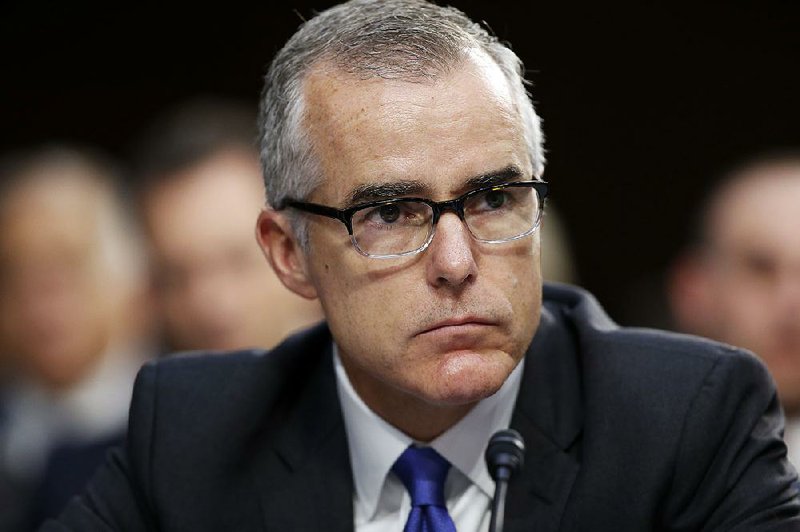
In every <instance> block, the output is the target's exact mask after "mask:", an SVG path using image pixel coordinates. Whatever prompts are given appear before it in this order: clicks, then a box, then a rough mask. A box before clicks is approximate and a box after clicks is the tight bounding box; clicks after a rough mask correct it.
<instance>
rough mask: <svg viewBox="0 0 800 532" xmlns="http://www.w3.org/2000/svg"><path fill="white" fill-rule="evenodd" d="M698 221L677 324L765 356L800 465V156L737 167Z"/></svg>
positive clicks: (679, 270) (677, 303)
mask: <svg viewBox="0 0 800 532" xmlns="http://www.w3.org/2000/svg"><path fill="white" fill-rule="evenodd" d="M698 225H699V235H698V238H697V239H696V242H695V245H693V246H691V247H690V248H689V249H688V250H687V251H686V252H685V253H684V254H683V255H682V256H681V257H679V258H678V260H676V261H675V263H674V265H673V268H672V271H671V275H670V280H669V287H668V297H669V300H670V305H671V308H672V312H673V314H674V317H675V321H676V323H677V325H678V327H680V328H681V329H683V330H685V331H687V332H691V333H696V334H701V335H704V336H708V337H710V338H714V339H717V340H722V341H724V342H727V343H730V344H733V345H737V346H740V347H744V348H746V349H749V350H751V351H753V352H755V353H756V354H757V355H759V356H760V357H761V358H762V359H763V360H764V362H765V363H766V365H767V367H768V368H769V370H770V372H771V373H772V376H773V378H774V379H775V382H776V384H777V389H778V395H779V398H780V400H781V403H782V405H783V408H784V411H785V413H786V416H787V424H786V433H785V439H786V443H787V446H788V448H789V459H790V460H791V461H792V462H793V463H794V464H795V465H800V153H793V154H781V155H776V156H769V157H762V158H759V159H757V160H754V161H753V162H751V163H749V164H747V165H744V166H742V167H740V168H738V169H737V170H735V171H734V172H732V173H731V174H730V175H729V176H728V177H727V178H726V179H724V180H723V181H722V183H721V184H720V185H719V186H717V187H716V188H715V189H714V191H713V192H712V194H711V195H710V197H709V200H708V201H707V203H706V205H705V207H704V209H703V210H702V212H701V218H700V223H699V224H698Z"/></svg>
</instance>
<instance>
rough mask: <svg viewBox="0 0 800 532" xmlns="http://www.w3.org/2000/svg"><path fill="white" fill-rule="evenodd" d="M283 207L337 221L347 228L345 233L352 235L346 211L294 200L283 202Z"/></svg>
mask: <svg viewBox="0 0 800 532" xmlns="http://www.w3.org/2000/svg"><path fill="white" fill-rule="evenodd" d="M285 207H293V208H295V209H298V210H301V211H305V212H310V213H311V214H319V215H321V216H327V217H328V218H333V219H335V220H339V221H340V222H342V223H343V224H344V225H345V226H346V227H347V232H348V233H350V234H353V230H352V228H351V227H350V217H349V215H348V212H347V211H343V210H340V209H335V208H333V207H328V206H326V205H320V204H319V203H308V202H305V201H295V200H287V201H286V202H284V204H283V205H282V206H281V208H285Z"/></svg>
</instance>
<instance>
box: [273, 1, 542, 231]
mask: <svg viewBox="0 0 800 532" xmlns="http://www.w3.org/2000/svg"><path fill="white" fill-rule="evenodd" d="M476 48H477V49H479V50H482V51H483V52H485V53H486V54H487V55H488V56H489V57H491V58H492V59H493V60H494V61H495V62H496V63H497V65H498V66H499V67H500V69H501V70H502V72H503V74H504V75H505V77H506V79H507V80H508V82H509V86H510V87H511V90H512V94H513V96H514V99H515V103H516V107H517V112H518V113H519V114H520V117H521V119H522V123H523V130H524V135H525V140H526V143H527V145H528V150H529V153H530V160H531V164H532V166H533V173H534V175H535V176H537V177H540V176H541V175H542V173H543V171H544V162H545V160H544V149H543V146H542V144H543V138H542V132H541V128H540V119H539V117H538V116H537V114H536V111H535V110H534V108H533V104H532V102H531V100H530V98H529V96H528V93H527V90H526V86H525V85H526V82H525V80H524V77H523V66H522V62H521V61H520V59H519V57H517V55H516V54H515V53H514V52H513V51H512V50H511V49H510V48H508V46H506V45H505V44H503V43H501V42H500V41H498V39H497V38H496V37H494V36H493V35H490V34H489V33H488V32H487V31H486V30H485V29H484V28H483V27H482V26H480V25H479V24H477V23H475V22H473V21H471V20H470V19H469V18H468V17H467V16H466V15H464V13H462V12H461V11H459V10H457V9H455V8H452V7H440V6H437V5H435V4H432V3H429V2H426V1H423V0H352V1H350V2H347V3H345V4H341V5H338V6H336V7H333V8H331V9H328V10H327V11H323V12H322V13H320V14H319V15H317V16H316V17H314V18H312V19H310V20H309V21H307V22H305V23H304V24H303V25H302V26H301V27H300V29H298V31H297V32H296V33H295V34H294V35H293V36H292V37H291V38H290V39H289V41H288V42H287V43H286V44H285V45H284V47H283V48H282V49H281V50H280V51H279V52H278V53H277V54H276V56H275V58H274V59H273V61H272V63H271V65H270V67H269V70H268V71H267V74H266V76H265V80H264V89H263V91H262V94H261V108H260V114H259V130H260V131H259V136H260V150H261V164H262V169H263V173H264V184H265V187H266V193H267V199H268V201H269V203H270V205H272V207H273V208H276V209H277V208H280V207H281V206H282V205H283V203H284V201H285V200H286V199H287V198H293V199H305V198H307V197H308V196H309V195H310V194H311V192H312V191H313V190H314V189H315V188H316V187H317V186H318V185H319V184H320V182H321V180H322V172H321V171H320V167H319V161H317V160H316V158H315V157H314V154H313V146H312V145H311V141H310V139H309V136H308V133H307V131H305V129H304V128H303V124H302V122H303V118H304V99H303V82H304V80H305V78H306V76H307V74H308V73H309V72H310V71H311V69H312V68H314V67H315V66H317V65H319V64H320V63H322V62H325V63H327V64H329V65H332V66H334V67H336V68H337V69H339V70H340V71H342V72H345V73H348V74H350V75H354V76H357V77H359V78H361V79H369V78H375V77H382V78H386V79H401V80H408V81H422V80H425V79H434V78H436V77H437V76H438V75H441V74H447V73H448V72H450V71H452V70H453V68H455V67H456V66H457V65H458V64H459V63H460V62H461V61H463V60H464V58H465V55H466V52H467V51H468V50H470V49H476ZM293 225H294V229H295V232H296V233H297V236H298V238H299V240H300V241H301V243H303V244H305V243H306V242H307V234H306V231H305V226H304V225H303V224H302V223H301V222H299V220H297V218H296V217H295V218H293Z"/></svg>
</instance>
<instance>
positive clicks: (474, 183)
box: [345, 164, 523, 208]
mask: <svg viewBox="0 0 800 532" xmlns="http://www.w3.org/2000/svg"><path fill="white" fill-rule="evenodd" d="M522 176H523V172H522V170H521V169H520V168H519V167H518V166H516V165H513V164H512V165H509V166H506V167H505V168H503V169H501V170H496V171H492V172H488V173H485V174H481V175H478V176H475V177H471V178H469V179H467V180H466V181H465V182H464V184H463V185H462V186H461V189H462V192H466V191H468V190H472V189H476V188H481V187H491V186H494V185H502V184H504V183H508V182H511V181H514V180H516V179H519V178H520V177H522ZM430 193H431V188H430V186H429V185H427V184H425V183H423V182H422V181H415V180H402V181H394V182H391V183H366V184H363V185H359V186H357V187H356V188H354V189H353V190H352V191H351V192H350V194H348V196H347V200H346V203H345V208H348V207H352V206H354V205H358V204H360V203H366V202H370V201H379V200H384V199H392V198H398V197H402V196H411V195H416V196H429V195H430Z"/></svg>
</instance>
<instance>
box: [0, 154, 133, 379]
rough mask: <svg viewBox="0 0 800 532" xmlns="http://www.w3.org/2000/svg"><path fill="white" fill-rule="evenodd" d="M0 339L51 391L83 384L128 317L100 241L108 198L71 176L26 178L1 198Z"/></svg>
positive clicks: (106, 246) (103, 238) (70, 173)
mask: <svg viewBox="0 0 800 532" xmlns="http://www.w3.org/2000/svg"><path fill="white" fill-rule="evenodd" d="M0 202H2V207H0V228H2V229H1V230H0V337H1V338H2V344H3V346H4V349H5V350H6V351H7V352H8V354H9V355H10V356H11V357H12V363H13V364H14V365H15V366H16V367H17V368H18V369H20V370H22V371H23V372H25V373H26V374H28V375H30V376H32V377H33V378H35V379H37V380H39V381H42V382H44V383H45V384H46V385H49V386H51V387H56V388H57V387H66V386H69V385H70V384H73V383H75V382H76V381H78V380H79V379H80V378H81V377H83V376H84V375H85V374H86V373H87V372H88V371H89V370H90V369H91V368H92V367H93V365H94V364H95V362H97V361H98V360H99V359H100V358H101V357H102V356H103V354H104V352H105V350H106V349H107V347H108V345H109V343H110V342H111V341H112V338H114V337H115V335H117V334H118V333H119V332H120V331H119V330H118V329H117V327H118V325H119V320H118V318H119V317H120V316H121V315H122V314H123V313H126V312H128V311H129V310H130V308H124V303H123V301H122V300H121V296H122V293H121V290H122V287H121V286H119V285H120V283H118V282H117V281H118V278H117V277H116V276H115V275H114V274H112V271H111V270H112V267H113V266H112V261H111V260H110V257H109V255H110V253H111V247H110V246H112V243H110V242H109V241H108V239H109V238H110V236H109V235H104V234H103V230H104V224H105V222H106V221H107V217H106V216H105V215H104V213H107V209H108V208H110V207H109V203H108V197H107V196H104V195H103V193H102V192H101V190H99V188H98V183H97V182H96V181H94V180H92V179H87V178H85V177H84V176H82V175H80V173H79V171H78V170H77V169H76V170H69V169H66V170H64V172H63V173H60V174H58V175H31V176H30V179H28V180H26V181H24V182H22V183H21V184H19V185H17V186H15V187H13V188H12V189H11V190H10V191H9V192H8V194H7V195H6V197H4V198H2V199H0Z"/></svg>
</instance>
